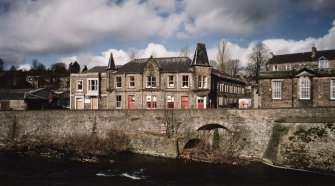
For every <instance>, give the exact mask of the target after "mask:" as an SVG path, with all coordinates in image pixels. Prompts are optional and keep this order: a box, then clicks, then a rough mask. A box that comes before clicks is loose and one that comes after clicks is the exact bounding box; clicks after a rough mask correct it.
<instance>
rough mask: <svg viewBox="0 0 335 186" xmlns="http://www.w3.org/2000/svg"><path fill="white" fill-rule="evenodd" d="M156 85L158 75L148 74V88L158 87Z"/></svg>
mask: <svg viewBox="0 0 335 186" xmlns="http://www.w3.org/2000/svg"><path fill="white" fill-rule="evenodd" d="M156 87H157V81H156V77H155V76H153V75H149V76H147V79H146V88H156Z"/></svg>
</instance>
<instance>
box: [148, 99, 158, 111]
mask: <svg viewBox="0 0 335 186" xmlns="http://www.w3.org/2000/svg"><path fill="white" fill-rule="evenodd" d="M146 101H147V109H156V108H157V97H156V96H147V99H146Z"/></svg>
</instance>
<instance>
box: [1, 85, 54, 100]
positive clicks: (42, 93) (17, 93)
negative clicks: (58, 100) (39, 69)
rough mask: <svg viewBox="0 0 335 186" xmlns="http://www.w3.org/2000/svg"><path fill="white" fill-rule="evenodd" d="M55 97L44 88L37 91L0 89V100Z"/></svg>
mask: <svg viewBox="0 0 335 186" xmlns="http://www.w3.org/2000/svg"><path fill="white" fill-rule="evenodd" d="M50 96H52V97H55V96H57V95H56V94H55V93H53V92H51V91H50V90H48V89H45V88H38V89H0V100H24V99H48V98H49V97H50Z"/></svg>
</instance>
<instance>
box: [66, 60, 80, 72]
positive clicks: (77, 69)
mask: <svg viewBox="0 0 335 186" xmlns="http://www.w3.org/2000/svg"><path fill="white" fill-rule="evenodd" d="M68 70H69V73H79V72H80V65H79V64H78V62H77V61H75V62H74V63H70V64H69V68H68Z"/></svg>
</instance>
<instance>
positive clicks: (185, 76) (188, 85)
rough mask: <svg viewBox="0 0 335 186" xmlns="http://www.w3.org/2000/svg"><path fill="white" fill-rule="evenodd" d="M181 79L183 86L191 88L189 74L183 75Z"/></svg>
mask: <svg viewBox="0 0 335 186" xmlns="http://www.w3.org/2000/svg"><path fill="white" fill-rule="evenodd" d="M184 78H185V79H184ZM181 80H182V81H181V88H189V87H190V78H189V76H188V75H182V76H181ZM184 85H185V86H184Z"/></svg>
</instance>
